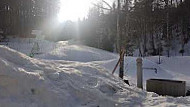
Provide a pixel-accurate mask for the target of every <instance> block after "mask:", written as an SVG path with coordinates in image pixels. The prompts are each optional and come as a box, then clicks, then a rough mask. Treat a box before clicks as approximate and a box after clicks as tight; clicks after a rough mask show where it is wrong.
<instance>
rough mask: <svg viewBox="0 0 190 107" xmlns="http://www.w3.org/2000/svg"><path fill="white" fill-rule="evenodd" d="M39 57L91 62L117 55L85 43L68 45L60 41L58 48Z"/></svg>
mask: <svg viewBox="0 0 190 107" xmlns="http://www.w3.org/2000/svg"><path fill="white" fill-rule="evenodd" d="M37 57H38V58H43V59H49V60H69V61H79V62H91V61H102V60H110V59H114V58H116V57H117V55H114V54H112V53H109V52H107V51H104V50H100V49H95V48H91V47H87V46H83V45H68V43H66V42H58V43H57V44H56V49H54V50H52V51H50V52H49V53H46V54H43V55H40V56H37Z"/></svg>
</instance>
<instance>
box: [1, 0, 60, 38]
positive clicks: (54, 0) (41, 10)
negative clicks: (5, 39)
mask: <svg viewBox="0 0 190 107" xmlns="http://www.w3.org/2000/svg"><path fill="white" fill-rule="evenodd" d="M58 2H59V0H16V2H15V0H0V29H1V30H2V31H3V32H4V35H17V36H21V37H29V36H30V34H31V31H32V30H34V29H41V28H42V26H43V24H44V23H47V22H52V21H51V20H53V19H54V18H55V16H56V14H57V12H58V11H59V6H58V4H59V3H58ZM42 30H45V29H42Z"/></svg>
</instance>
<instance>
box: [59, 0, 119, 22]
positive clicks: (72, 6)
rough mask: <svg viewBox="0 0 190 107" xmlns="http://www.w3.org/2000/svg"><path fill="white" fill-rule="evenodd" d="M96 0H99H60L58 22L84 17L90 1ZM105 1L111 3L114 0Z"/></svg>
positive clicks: (94, 1)
mask: <svg viewBox="0 0 190 107" xmlns="http://www.w3.org/2000/svg"><path fill="white" fill-rule="evenodd" d="M97 1H101V0H61V4H60V6H61V9H60V12H59V14H58V19H59V21H60V22H63V21H66V20H72V21H76V20H78V18H83V17H86V16H87V14H88V10H89V8H90V7H91V6H92V3H96V2H97ZM105 1H106V2H108V3H109V4H110V5H112V3H113V1H115V0H105Z"/></svg>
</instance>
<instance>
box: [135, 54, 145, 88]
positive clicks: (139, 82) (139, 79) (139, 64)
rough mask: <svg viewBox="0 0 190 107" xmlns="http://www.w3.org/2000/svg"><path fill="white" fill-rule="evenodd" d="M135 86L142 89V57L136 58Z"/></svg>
mask: <svg viewBox="0 0 190 107" xmlns="http://www.w3.org/2000/svg"><path fill="white" fill-rule="evenodd" d="M136 62H137V87H138V88H141V89H143V73H142V58H137V60H136Z"/></svg>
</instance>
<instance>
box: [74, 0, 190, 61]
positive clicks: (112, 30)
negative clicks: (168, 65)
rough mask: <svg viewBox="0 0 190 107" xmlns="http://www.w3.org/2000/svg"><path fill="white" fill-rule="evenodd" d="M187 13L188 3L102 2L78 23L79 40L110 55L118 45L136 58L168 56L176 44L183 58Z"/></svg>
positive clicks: (188, 33) (188, 35)
mask: <svg viewBox="0 0 190 107" xmlns="http://www.w3.org/2000/svg"><path fill="white" fill-rule="evenodd" d="M105 4H106V5H107V7H105V6H104V5H105ZM189 11H190V1H189V0H135V1H133V0H123V1H120V0H118V2H114V3H113V4H112V5H109V4H108V3H106V2H105V1H102V2H100V3H99V4H96V5H94V7H93V8H91V9H90V11H89V14H88V18H86V19H83V20H79V21H78V23H77V25H78V26H79V29H78V32H79V35H80V36H79V37H78V38H79V39H80V40H81V41H83V42H84V43H85V44H86V45H89V46H92V47H96V48H100V49H104V50H108V51H112V52H113V51H117V46H116V45H117V42H119V44H120V45H123V46H124V47H125V48H126V52H127V55H129V56H132V55H133V52H134V51H135V50H138V51H139V52H138V53H139V55H138V56H149V55H162V54H164V55H166V56H168V57H169V56H170V53H171V50H172V49H174V48H176V46H175V45H176V44H179V46H180V49H179V50H178V52H179V53H180V54H181V55H183V54H184V53H185V50H184V47H185V45H186V44H187V43H188V41H189V39H190V13H189ZM118 14H119V17H118ZM117 31H119V34H117V33H118V32H117ZM118 35H119V38H118Z"/></svg>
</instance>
